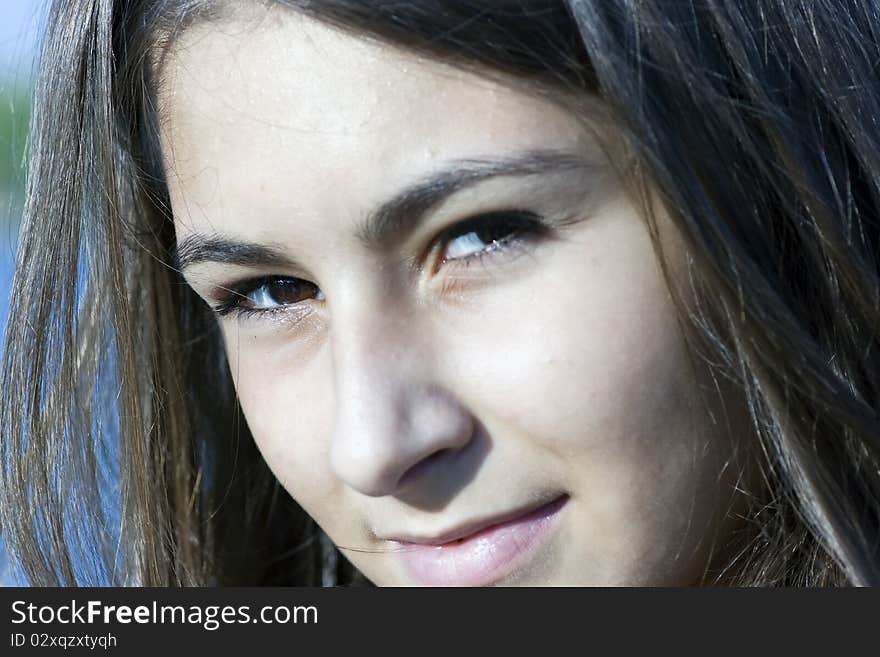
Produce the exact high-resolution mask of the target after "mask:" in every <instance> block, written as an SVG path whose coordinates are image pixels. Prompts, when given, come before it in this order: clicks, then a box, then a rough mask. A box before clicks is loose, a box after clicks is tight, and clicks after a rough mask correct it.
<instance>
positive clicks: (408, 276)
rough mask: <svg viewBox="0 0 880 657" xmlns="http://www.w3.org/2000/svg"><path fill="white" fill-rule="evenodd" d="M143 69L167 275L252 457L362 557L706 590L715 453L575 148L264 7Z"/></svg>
mask: <svg viewBox="0 0 880 657" xmlns="http://www.w3.org/2000/svg"><path fill="white" fill-rule="evenodd" d="M164 72H165V76H166V84H165V88H164V89H163V92H162V94H161V98H160V100H161V103H160V111H161V113H162V144H163V152H164V156H165V159H166V165H167V169H168V184H169V189H170V193H171V200H172V204H173V209H174V216H175V226H176V231H177V239H178V249H179V258H180V263H181V266H182V269H183V272H184V274H185V276H186V279H187V281H188V282H189V284H190V285H191V286H192V287H193V289H194V290H195V291H196V292H197V293H198V294H199V295H200V296H201V297H202V298H203V299H204V300H205V301H206V302H207V303H208V304H210V305H211V306H212V307H214V308H215V310H216V311H217V313H218V322H219V323H220V326H221V327H222V331H223V335H224V339H225V343H226V349H227V355H228V360H229V365H230V368H231V371H232V375H233V377H234V380H235V385H236V387H237V391H238V395H239V397H240V400H241V405H242V408H243V410H244V413H245V416H246V418H247V421H248V424H249V426H250V429H251V431H252V433H253V436H254V438H255V440H256V442H257V444H258V445H259V448H260V450H261V451H262V454H263V455H264V457H265V459H266V461H267V462H268V464H269V465H270V467H271V468H272V470H273V472H274V473H275V474H276V476H277V477H278V479H279V480H280V481H281V482H282V484H283V485H284V487H285V488H286V489H287V490H288V491H289V492H290V494H291V495H292V496H293V497H294V498H295V499H296V500H297V501H298V502H299V503H300V504H301V505H302V507H303V508H304V509H305V510H306V511H307V512H309V513H310V514H311V515H312V516H313V517H314V518H315V520H316V521H317V522H318V523H319V524H320V525H321V527H322V528H323V529H324V530H325V531H326V532H327V533H328V534H329V536H330V537H331V538H332V539H333V540H334V542H335V543H336V544H337V545H338V546H339V547H340V548H341V549H342V551H343V553H344V554H345V555H346V556H347V557H348V558H349V559H350V560H351V561H352V562H353V563H354V565H355V566H357V567H358V568H359V569H360V570H361V571H362V572H363V573H364V574H365V575H366V576H367V577H368V578H370V579H371V580H372V581H373V582H375V583H377V584H381V585H401V584H432V585H433V584H454V585H457V584H514V583H515V584H558V585H574V584H577V585H586V584H597V585H599V584H601V585H617V584H643V585H654V584H687V583H692V582H695V581H697V580H699V579H700V577H701V575H702V574H703V571H704V569H705V568H706V566H707V563H709V562H710V561H711V553H712V549H713V545H714V546H715V547H716V549H717V547H718V545H716V543H717V544H719V545H720V542H721V541H723V539H724V537H725V532H726V531H727V529H726V524H727V523H726V521H725V520H724V516H725V514H726V513H727V510H728V505H727V502H728V493H727V492H725V491H727V490H728V488H727V486H726V485H725V484H724V482H725V481H726V478H725V477H723V476H721V473H722V471H723V470H724V469H725V468H724V466H725V464H726V463H727V462H728V460H729V459H730V458H731V446H730V443H729V440H728V438H727V432H726V431H722V430H721V428H720V427H721V426H722V425H715V424H713V423H711V422H710V420H709V417H710V415H709V413H707V411H706V409H705V408H704V406H703V404H702V398H701V396H700V395H699V390H698V388H699V381H700V375H699V373H698V372H694V371H693V370H692V369H691V368H690V366H689V361H688V359H687V357H686V352H685V350H684V342H683V339H682V337H681V333H680V331H679V328H678V325H677V322H676V314H675V309H674V305H673V303H672V299H671V297H670V295H669V292H668V290H667V287H666V286H665V284H664V279H663V277H662V275H661V271H660V268H659V266H658V264H657V259H656V257H655V255H654V251H653V249H652V245H651V240H650V238H649V234H648V231H647V229H646V228H645V224H644V222H643V220H642V219H641V217H640V215H639V213H638V212H637V210H636V206H635V205H634V203H633V202H632V201H631V200H630V199H629V198H628V197H627V195H626V194H625V193H624V187H623V185H622V183H621V182H620V180H619V179H618V177H617V176H616V175H615V173H614V171H613V169H612V167H611V163H610V162H609V160H608V159H607V158H606V156H605V154H604V153H603V151H602V149H601V148H600V146H599V142H598V141H597V140H596V138H595V137H594V133H593V132H591V131H589V130H587V129H586V128H585V127H584V125H583V123H582V122H581V121H580V120H578V119H577V118H576V117H575V116H574V115H573V114H571V113H569V112H567V111H565V110H563V109H561V108H560V107H558V106H556V105H555V104H551V103H550V102H549V101H548V100H542V99H539V98H537V97H535V96H532V95H529V94H526V93H525V92H523V91H522V90H519V91H516V90H512V89H511V88H508V87H505V86H502V85H500V84H499V83H496V82H492V81H490V80H488V79H485V78H481V77H478V76H476V75H474V74H469V73H465V72H462V71H459V70H456V69H453V68H451V67H447V66H445V65H443V64H441V63H439V62H437V61H430V60H425V59H419V58H417V57H416V56H413V55H410V54H405V53H403V52H400V51H398V50H395V49H393V48H391V47H389V46H386V45H382V44H377V43H373V42H368V41H365V40H361V39H358V38H355V37H352V36H349V35H344V34H342V33H340V32H336V31H334V30H332V29H330V28H328V27H325V26H323V25H321V24H319V23H316V22H312V21H310V20H308V19H304V18H301V17H298V16H297V15H295V14H293V13H290V12H289V11H286V10H282V9H268V10H260V14H259V16H257V15H256V14H253V15H248V16H237V17H233V18H227V19H224V20H223V21H220V22H214V23H207V24H203V25H197V26H194V27H192V28H190V30H189V31H188V32H186V33H185V34H184V35H183V36H182V37H181V39H180V41H179V42H178V44H177V45H176V47H175V49H174V51H173V53H172V56H171V58H170V59H169V60H168V61H167V63H166V68H165V71H164ZM661 229H662V232H661V239H662V241H663V242H664V245H665V247H666V248H667V250H668V255H669V257H670V262H671V263H672V265H673V272H680V271H681V264H680V263H681V262H682V261H683V258H684V255H683V251H682V250H681V248H680V247H679V246H678V245H679V242H678V241H676V239H675V235H674V232H673V231H672V228H671V226H670V225H669V224H668V223H667V222H666V221H665V220H661ZM676 263H678V264H676ZM728 470H730V468H728Z"/></svg>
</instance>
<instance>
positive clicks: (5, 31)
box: [0, 0, 46, 585]
mask: <svg viewBox="0 0 880 657" xmlns="http://www.w3.org/2000/svg"><path fill="white" fill-rule="evenodd" d="M45 15H46V2H45V1H44V0H0V328H2V327H3V326H5V322H6V320H7V310H8V301H9V289H10V285H11V283H12V273H13V264H14V260H15V244H16V236H17V234H18V224H19V219H20V216H21V208H22V204H23V202H24V183H25V176H26V166H25V162H24V155H25V152H26V147H27V127H28V121H29V119H30V105H31V102H30V96H31V92H32V90H33V77H34V72H35V64H36V58H37V53H38V50H39V44H40V39H41V36H42V33H43V25H44V23H45ZM0 394H3V391H2V390H0ZM23 583H24V582H22V581H21V580H20V579H19V578H17V577H16V574H15V573H14V572H13V570H12V568H11V567H10V565H9V563H8V561H7V559H6V555H5V550H4V549H3V544H2V537H0V584H2V585H11V584H23Z"/></svg>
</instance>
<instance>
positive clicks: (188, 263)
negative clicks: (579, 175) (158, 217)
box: [174, 149, 597, 271]
mask: <svg viewBox="0 0 880 657" xmlns="http://www.w3.org/2000/svg"><path fill="white" fill-rule="evenodd" d="M596 166H597V165H596V164H595V163H590V162H589V161H588V160H586V159H584V158H583V157H582V156H579V155H576V154H575V153H573V152H570V151H563V150H551V149H547V150H532V151H526V152H525V153H521V154H518V155H515V156H510V157H502V158H486V159H483V158H474V159H465V160H458V161H456V162H455V163H454V164H453V165H451V166H448V167H446V168H444V169H441V170H440V171H436V172H432V173H431V174H429V175H427V176H425V177H424V178H422V179H421V180H417V181H416V182H415V183H412V184H410V185H408V186H407V187H405V188H404V189H403V190H402V191H401V192H399V193H398V194H396V195H395V196H394V197H393V198H391V199H390V200H388V201H385V202H384V203H382V204H381V205H379V206H378V207H377V208H376V209H375V210H373V211H372V212H370V213H369V214H368V215H367V217H366V218H365V219H364V220H363V221H362V222H361V223H360V224H359V225H358V226H357V228H356V230H355V235H356V237H357V238H358V239H359V240H360V241H361V243H363V244H364V245H365V246H366V247H367V248H369V249H372V250H377V251H379V250H383V249H388V248H390V247H391V246H393V245H394V244H396V243H399V242H400V241H401V240H402V239H403V238H404V237H405V236H406V235H407V234H410V233H412V232H413V231H414V230H415V229H416V228H417V227H418V225H419V224H420V223H421V221H423V220H424V218H425V216H426V215H427V213H428V211H429V210H431V209H432V208H434V207H435V206H437V205H439V204H440V203H441V202H442V201H443V200H445V199H446V198H448V197H449V196H451V195H452V194H454V193H456V192H459V191H461V190H463V189H465V188H467V187H471V186H473V185H476V184H477V183H480V182H483V181H486V180H489V179H492V178H499V177H506V176H532V175H538V174H546V173H551V172H553V173H557V172H563V171H570V170H578V169H588V168H594V167H596ZM203 262H218V263H224V264H235V265H241V266H245V267H278V268H296V263H295V262H294V261H293V260H291V259H290V258H289V257H288V256H287V255H285V254H284V253H283V252H282V251H280V250H278V249H276V248H274V247H272V246H269V245H267V244H256V243H251V242H242V241H239V240H235V239H229V238H226V237H223V236H222V235H218V234H200V233H193V234H190V235H187V236H186V237H185V238H183V239H182V240H180V242H179V243H178V244H177V246H176V248H175V250H174V265H175V267H176V268H177V269H178V270H181V271H182V270H184V269H186V268H187V267H192V266H193V265H195V264H199V263H203Z"/></svg>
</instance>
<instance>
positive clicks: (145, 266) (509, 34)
mask: <svg viewBox="0 0 880 657" xmlns="http://www.w3.org/2000/svg"><path fill="white" fill-rule="evenodd" d="M281 4H285V5H288V6H289V7H290V9H291V10H292V11H300V12H303V13H305V14H307V15H309V16H311V17H313V18H316V19H317V20H320V21H324V22H327V23H330V24H333V25H335V26H337V27H339V28H340V29H343V30H346V31H349V32H351V33H354V34H357V35H361V36H364V37H368V38H374V39H378V40H381V41H384V42H386V43H389V44H391V45H393V46H396V47H400V48H404V49H408V50H412V51H416V52H419V53H422V54H426V55H429V56H431V57H437V58H441V59H442V60H444V61H448V62H449V63H451V64H453V65H457V66H462V67H467V68H470V69H475V70H478V71H480V72H482V73H483V74H486V75H490V74H500V75H503V76H506V78H507V79H515V80H517V81H520V82H521V83H522V84H524V85H526V86H527V87H529V88H532V89H534V90H535V91H537V92H540V93H549V94H551V95H552V94H554V93H555V94H558V95H559V96H560V97H562V96H565V97H567V98H572V97H578V96H586V95H592V96H596V97H598V98H599V99H600V100H601V102H602V103H603V104H604V106H606V107H607V108H608V109H609V113H610V115H611V116H613V117H614V121H615V123H616V125H617V126H618V128H619V130H620V132H621V134H622V135H623V137H624V139H625V141H626V143H627V145H628V148H629V150H630V151H631V153H633V154H634V156H635V161H636V163H637V164H636V166H635V168H634V169H632V173H633V175H636V176H641V177H642V178H643V179H644V180H645V181H649V182H650V185H651V187H652V188H653V189H656V190H657V191H658V193H659V195H660V197H661V199H662V201H663V204H664V207H665V208H666V209H667V210H668V211H669V213H670V214H671V216H672V219H673V220H674V221H675V222H676V224H677V227H678V229H679V230H680V232H681V234H682V236H683V237H684V239H685V241H686V243H687V245H688V250H689V253H690V256H691V260H690V262H689V267H690V278H691V280H692V281H693V286H694V290H695V291H696V292H697V298H698V300H699V302H698V303H697V304H696V306H694V307H691V308H689V309H687V311H685V309H684V308H683V307H682V320H683V322H686V323H687V324H688V326H690V327H691V328H692V329H693V330H694V331H695V332H696V334H698V335H699V336H700V341H699V343H700V346H699V350H698V351H697V347H696V344H695V345H694V349H695V354H694V355H695V357H697V358H700V359H703V360H705V361H706V362H707V363H708V364H709V365H710V367H711V368H712V371H713V373H714V375H715V376H716V377H717V378H718V379H719V380H723V381H726V382H729V383H730V384H731V385H733V386H735V387H736V388H737V389H738V390H739V391H740V392H741V394H742V395H743V396H744V398H745V399H746V401H747V403H748V408H749V411H750V415H751V418H752V421H753V424H754V432H755V434H756V439H755V440H756V444H757V445H758V446H759V447H760V449H759V450H757V451H758V452H759V453H760V463H759V464H758V466H759V470H760V472H761V475H762V480H763V484H762V485H761V486H760V487H759V488H758V489H755V490H743V491H741V494H742V495H744V496H748V509H749V510H748V514H747V517H746V518H745V521H746V522H745V525H744V529H743V530H742V531H741V532H739V533H738V534H737V535H736V536H735V537H734V539H733V542H732V543H731V545H730V546H728V549H729V552H730V557H729V561H728V563H727V564H725V565H723V566H722V567H720V568H719V569H718V570H717V571H715V572H707V576H706V579H705V581H706V583H712V582H722V581H723V582H726V583H733V584H745V585H828V584H845V583H850V584H880V423H878V409H880V398H878V395H880V387H878V385H880V353H878V345H877V344H876V343H877V331H878V327H880V323H878V320H880V272H878V258H880V230H878V229H880V123H878V121H877V119H876V117H878V116H880V82H878V80H880V77H878V75H877V70H876V67H877V62H878V61H880V39H878V27H877V25H878V23H877V20H876V16H875V15H872V14H871V10H870V7H869V5H868V4H867V3H863V2H858V1H856V0H836V1H835V2H830V1H827V0H817V1H816V2H812V3H804V2H795V1H794V0H753V1H750V2H739V1H737V0H691V1H689V2H678V1H675V0H640V1H638V2H636V1H634V0H610V1H609V0H569V1H567V2H564V1H559V2H553V1H550V0H543V1H542V0H534V1H528V0H518V1H504V2H492V3H486V2H477V1H472V2H468V1H440V0H424V1H412V2H404V3H402V2H397V1H394V2H391V1H383V0H372V1H362V2H356V1H352V0H345V1H343V0H288V1H285V2H283V3H281ZM230 7H231V5H229V4H228V3H219V2H197V1H195V0H187V1H182V0H176V1H172V0H155V1H146V0H115V1H114V0H62V1H56V2H55V4H54V6H53V8H52V10H51V20H50V24H49V31H48V36H47V40H46V45H45V48H44V52H43V56H42V62H41V67H40V77H39V80H38V85H37V90H36V96H35V105H34V115H33V121H32V132H31V134H32V137H31V144H30V170H29V180H28V191H27V203H26V209H25V214H24V222H23V225H22V229H21V239H20V247H19V251H18V265H17V271H16V279H15V285H14V294H13V300H12V306H11V312H10V322H9V326H8V330H7V336H6V349H5V353H4V361H3V370H2V381H0V386H2V387H0V389H2V390H3V397H2V405H0V432H2V450H3V451H2V491H3V503H2V507H0V518H2V529H3V533H4V536H5V538H6V540H7V542H8V544H9V546H10V550H11V553H12V556H13V558H14V559H15V560H16V561H17V563H19V564H20V566H21V568H22V570H23V573H24V575H25V576H26V578H27V579H28V580H29V581H30V582H31V583H33V584H142V585H180V584H182V585H193V584H209V583H234V584H240V583H247V584H270V583H271V584H296V583H318V582H322V581H323V582H325V583H327V582H336V581H344V582H348V581H357V575H356V573H353V572H352V570H351V568H350V567H348V566H347V564H346V563H345V562H344V561H343V560H338V559H337V556H336V553H335V551H334V550H333V548H332V546H330V545H329V543H328V542H327V541H326V539H323V538H322V536H321V534H320V532H319V531H318V530H317V528H316V527H315V525H314V523H313V522H312V521H311V520H310V519H309V518H308V517H306V516H305V514H303V513H302V511H301V510H300V509H299V508H298V507H297V505H296V504H295V503H294V502H293V500H291V499H290V498H289V497H288V496H287V494H286V493H285V492H284V491H283V489H281V488H280V486H279V484H278V483H277V481H276V480H275V479H274V477H273V476H272V475H271V473H270V472H269V470H268V468H267V467H266V465H265V464H264V463H263V461H262V459H261V458H260V455H259V453H258V452H257V450H256V447H255V445H254V443H253V440H252V438H251V437H250V435H249V433H248V430H247V427H246V425H245V424H244V422H243V421H242V419H241V414H240V412H239V410H238V407H237V404H236V400H235V394H234V390H233V388H232V384H231V380H230V377H229V373H228V370H227V367H226V363H225V356H224V352H223V346H222V343H221V340H220V338H219V334H218V330H217V327H216V324H215V321H214V319H213V317H212V316H211V315H210V314H209V313H208V312H207V310H206V309H205V308H204V306H203V304H202V303H201V302H199V301H198V299H197V298H196V297H195V295H194V293H193V292H192V291H191V290H190V289H189V288H188V287H187V286H186V285H185V283H184V281H183V279H182V277H181V276H180V274H179V273H178V272H177V271H176V270H175V269H174V267H173V264H174V263H173V259H172V254H173V249H174V231H173V224H172V222H171V220H170V219H171V209H170V204H169V200H168V194H167V190H166V188H165V183H164V174H163V171H162V168H161V164H160V158H159V150H158V140H157V132H158V117H157V115H156V109H155V102H156V93H157V89H158V87H159V85H160V84H161V76H160V75H159V74H160V72H161V61H162V56H163V52H164V51H165V50H166V49H167V48H168V47H170V46H171V45H172V44H173V42H174V39H175V38H176V37H177V36H178V35H179V34H180V32H181V31H182V30H184V29H186V27H187V26H188V25H190V24H191V23H192V22H194V21H210V20H215V19H216V18H218V17H219V16H221V15H222V14H223V12H225V11H230V10H231V9H230ZM646 218H648V219H649V221H650V208H647V207H646ZM117 505H118V509H117V508H116V507H117Z"/></svg>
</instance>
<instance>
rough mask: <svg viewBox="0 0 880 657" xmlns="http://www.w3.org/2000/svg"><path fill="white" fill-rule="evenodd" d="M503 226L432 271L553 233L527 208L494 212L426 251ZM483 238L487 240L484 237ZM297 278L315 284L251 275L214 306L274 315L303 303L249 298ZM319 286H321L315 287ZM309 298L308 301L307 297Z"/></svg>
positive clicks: (230, 312) (242, 314)
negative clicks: (261, 302)
mask: <svg viewBox="0 0 880 657" xmlns="http://www.w3.org/2000/svg"><path fill="white" fill-rule="evenodd" d="M499 227H506V228H512V230H510V231H508V233H506V234H504V235H503V236H502V237H501V238H500V239H492V240H491V242H488V243H487V245H486V247H484V248H483V249H481V250H479V251H477V252H474V253H472V254H470V255H465V256H461V257H458V258H446V257H443V258H440V259H438V260H437V262H436V264H435V265H434V266H433V267H432V273H435V272H436V271H437V270H439V269H441V268H444V267H446V268H448V267H450V266H451V267H457V268H469V267H472V266H473V265H481V266H488V264H487V261H488V260H490V259H494V258H497V257H512V256H514V255H516V254H519V253H522V252H523V251H524V250H525V248H526V247H527V246H528V243H529V242H532V241H534V240H536V239H539V238H541V237H544V236H546V235H547V234H548V232H549V227H548V226H547V224H546V222H544V221H543V220H542V219H541V218H540V217H539V216H538V215H536V214H534V213H532V212H528V211H524V210H507V211H498V212H490V213H486V214H481V215H477V216H475V217H472V218H470V219H465V220H464V221H461V222H459V223H457V224H455V225H453V226H451V227H449V228H448V229H446V230H444V231H442V232H441V233H440V234H439V235H438V236H437V237H436V238H434V240H433V241H432V242H431V245H430V246H429V247H428V249H427V250H426V254H427V255H428V256H430V254H431V253H433V252H435V251H436V250H437V249H438V248H439V249H440V250H445V249H446V248H448V246H449V244H450V243H451V242H452V241H453V240H455V239H457V238H459V237H464V236H466V235H469V234H470V233H479V232H481V231H486V230H491V229H493V228H495V229H497V228H499ZM479 239H481V241H484V242H485V241H486V240H482V238H479ZM289 281H297V282H299V283H306V284H308V285H313V286H314V284H313V283H309V282H308V281H305V280H303V279H297V278H292V277H289V276H260V277H257V278H249V279H245V280H242V281H239V282H236V283H232V284H230V285H228V286H225V287H221V288H219V291H218V293H217V294H216V296H217V298H218V302H219V303H217V305H215V306H213V310H214V312H215V313H216V314H217V315H219V316H221V317H227V316H236V317H239V318H251V317H254V318H256V317H272V316H275V315H277V314H279V313H282V312H289V311H290V309H291V308H293V307H296V306H297V305H299V304H300V303H301V302H296V303H291V304H279V305H277V306H275V307H272V308H255V307H252V306H248V305H246V302H247V300H248V298H249V297H250V296H251V295H253V294H254V293H255V292H258V291H259V290H260V288H262V287H264V286H267V285H270V284H279V283H282V282H289ZM314 287H315V288H316V289H318V290H319V292H320V288H317V286H314ZM304 301H305V300H304Z"/></svg>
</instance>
